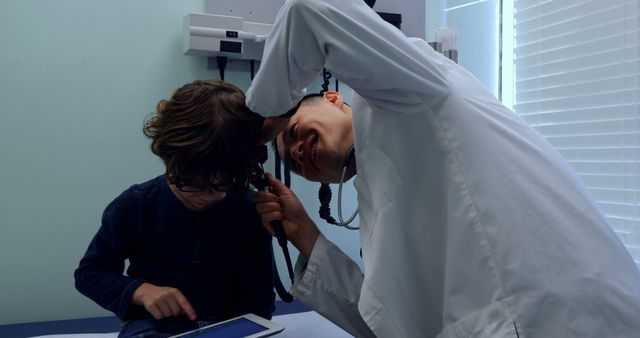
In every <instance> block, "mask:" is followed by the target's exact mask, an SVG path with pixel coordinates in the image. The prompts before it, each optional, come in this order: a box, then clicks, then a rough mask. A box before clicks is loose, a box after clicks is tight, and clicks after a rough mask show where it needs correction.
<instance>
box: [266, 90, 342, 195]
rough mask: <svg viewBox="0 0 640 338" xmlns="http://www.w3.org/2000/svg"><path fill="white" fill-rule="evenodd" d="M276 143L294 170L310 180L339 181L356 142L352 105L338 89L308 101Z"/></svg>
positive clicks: (303, 104)
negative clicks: (347, 157) (345, 101)
mask: <svg viewBox="0 0 640 338" xmlns="http://www.w3.org/2000/svg"><path fill="white" fill-rule="evenodd" d="M276 142H277V145H278V151H279V152H280V156H281V157H282V158H283V159H284V160H285V162H286V163H287V164H288V165H289V167H290V168H291V170H292V171H293V172H295V173H297V174H299V175H302V176H303V177H304V178H306V179H308V180H310V181H314V182H323V183H337V182H339V181H340V175H341V174H342V163H343V161H344V157H345V155H346V154H347V152H348V151H349V149H350V147H351V145H353V129H352V126H351V108H350V107H349V106H347V105H345V104H344V102H343V101H342V96H341V95H340V94H339V93H336V92H327V93H325V96H324V97H316V98H311V99H309V100H308V101H304V102H303V103H302V104H301V105H300V108H299V109H298V111H297V112H296V113H295V114H294V115H293V116H292V117H291V118H290V119H289V122H288V124H287V126H286V128H285V129H284V131H283V132H281V133H280V134H279V135H278V137H277V138H276ZM346 179H348V178H346Z"/></svg>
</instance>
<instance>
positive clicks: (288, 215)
mask: <svg viewBox="0 0 640 338" xmlns="http://www.w3.org/2000/svg"><path fill="white" fill-rule="evenodd" d="M267 178H268V179H269V185H270V186H271V191H270V192H264V191H260V192H256V193H254V194H253V202H254V203H255V204H256V210H257V211H258V213H259V214H260V217H261V218H262V224H263V225H264V226H265V227H266V228H267V230H268V231H269V232H270V233H271V234H272V235H273V234H274V232H273V228H272V227H271V224H270V223H271V221H275V220H282V225H283V226H284V232H285V234H286V236H287V239H289V241H291V243H293V245H294V246H295V247H296V248H297V249H298V251H300V253H301V254H302V256H304V257H305V258H306V259H309V256H310V255H311V251H312V250H313V246H314V245H315V243H316V239H318V235H319V234H320V231H319V230H318V227H317V226H316V224H315V223H314V222H313V221H312V220H311V218H310V217H309V215H308V214H307V212H306V211H305V210H304V207H303V206H302V203H300V200H299V199H298V197H296V195H295V194H294V193H293V191H291V190H290V189H289V188H287V186H286V185H284V184H282V182H280V181H278V180H277V179H275V178H274V177H273V176H271V174H267Z"/></svg>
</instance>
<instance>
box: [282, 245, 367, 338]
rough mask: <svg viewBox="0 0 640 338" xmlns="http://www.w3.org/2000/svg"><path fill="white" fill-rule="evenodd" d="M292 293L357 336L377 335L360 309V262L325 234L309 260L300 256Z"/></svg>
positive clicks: (315, 246) (361, 276) (361, 278)
mask: <svg viewBox="0 0 640 338" xmlns="http://www.w3.org/2000/svg"><path fill="white" fill-rule="evenodd" d="M295 274H296V275H295V280H296V283H295V284H294V285H293V287H292V288H291V294H292V295H293V296H294V297H295V298H296V299H298V300H299V301H301V302H302V303H304V304H306V305H307V306H309V307H310V308H312V309H314V310H315V311H317V312H318V313H320V314H321V315H322V316H324V317H325V318H327V319H329V320H330V321H332V322H333V323H334V324H336V325H338V326H340V327H341V328H343V329H344V330H346V331H347V332H349V333H350V334H352V335H354V336H356V337H375V335H374V334H373V332H371V330H370V329H369V327H368V326H367V324H366V323H365V322H364V320H363V319H362V317H361V316H360V313H359V311H358V300H359V298H360V289H361V288H362V281H363V275H362V272H361V271H360V269H359V268H358V266H357V265H356V263H355V262H354V261H353V260H351V259H350V258H349V257H348V256H347V255H345V254H344V253H343V252H342V251H341V250H340V249H338V247H336V246H335V245H334V244H333V243H331V242H330V241H328V240H327V239H326V238H325V237H324V236H323V235H320V236H319V237H318V240H317V241H316V244H315V245H314V247H313V251H312V252H311V256H310V257H309V261H308V262H307V261H306V260H305V259H304V257H302V256H299V257H298V261H297V262H296V269H295Z"/></svg>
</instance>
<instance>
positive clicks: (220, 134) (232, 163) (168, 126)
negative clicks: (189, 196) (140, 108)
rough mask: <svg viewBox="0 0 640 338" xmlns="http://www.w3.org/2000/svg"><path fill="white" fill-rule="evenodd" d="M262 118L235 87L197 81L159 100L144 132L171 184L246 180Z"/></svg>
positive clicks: (210, 81) (222, 83)
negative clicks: (213, 180) (213, 179)
mask: <svg viewBox="0 0 640 338" xmlns="http://www.w3.org/2000/svg"><path fill="white" fill-rule="evenodd" d="M263 122H264V118H263V117H261V116H260V115H258V114H256V113H254V112H252V111H251V110H250V109H249V108H248V107H247V106H246V105H245V95H244V93H243V92H242V90H240V89H239V88H237V87H236V86H234V85H232V84H229V83H226V82H223V81H218V80H197V81H194V82H192V83H189V84H186V85H184V86H182V87H181V88H178V89H177V90H176V91H175V92H174V93H173V94H172V95H171V98H170V99H169V100H161V101H160V102H159V103H158V105H157V106H156V112H155V113H154V114H153V115H152V116H151V117H149V118H147V119H146V121H145V124H144V129H143V132H144V134H145V135H146V136H147V137H148V138H150V139H151V151H152V152H153V153H154V154H156V155H158V156H159V157H160V158H161V159H162V161H163V162H164V164H165V167H166V175H167V178H168V180H169V181H170V182H171V183H177V182H178V181H180V182H183V183H186V184H189V183H190V182H192V181H193V180H205V182H206V181H208V180H210V179H212V178H215V179H217V180H218V181H220V182H222V183H228V184H230V183H241V184H245V183H246V181H247V178H248V170H249V168H250V165H252V164H253V163H252V161H253V159H252V158H251V154H252V153H253V152H252V149H253V148H254V146H255V144H256V143H257V140H258V136H259V135H260V130H261V128H262V123H263Z"/></svg>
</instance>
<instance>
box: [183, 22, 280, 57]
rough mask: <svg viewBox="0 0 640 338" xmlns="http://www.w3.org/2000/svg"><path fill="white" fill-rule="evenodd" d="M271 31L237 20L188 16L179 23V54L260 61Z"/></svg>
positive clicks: (268, 26)
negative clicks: (180, 44)
mask: <svg viewBox="0 0 640 338" xmlns="http://www.w3.org/2000/svg"><path fill="white" fill-rule="evenodd" d="M272 27H273V25H272V24H266V23H258V22H250V21H245V20H244V18H242V17H238V16H229V15H217V14H198V13H191V14H188V15H187V16H185V17H184V21H183V48H182V51H183V53H184V54H186V55H198V56H226V57H228V58H229V59H241V60H260V59H262V51H263V49H264V40H265V38H266V37H267V35H268V34H269V32H270V31H271V28H272Z"/></svg>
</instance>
